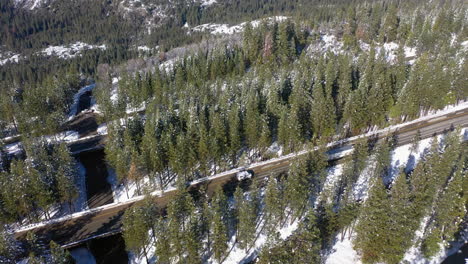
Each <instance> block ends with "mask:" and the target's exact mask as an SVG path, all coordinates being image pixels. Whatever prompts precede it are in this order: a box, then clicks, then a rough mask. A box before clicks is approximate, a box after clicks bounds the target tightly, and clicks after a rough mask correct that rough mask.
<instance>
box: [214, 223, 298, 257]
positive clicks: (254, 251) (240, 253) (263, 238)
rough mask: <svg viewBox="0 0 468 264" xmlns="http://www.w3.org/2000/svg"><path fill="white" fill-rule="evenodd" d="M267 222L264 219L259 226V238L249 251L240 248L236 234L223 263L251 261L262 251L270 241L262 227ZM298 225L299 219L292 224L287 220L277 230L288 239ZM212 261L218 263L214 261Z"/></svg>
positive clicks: (282, 236)
mask: <svg viewBox="0 0 468 264" xmlns="http://www.w3.org/2000/svg"><path fill="white" fill-rule="evenodd" d="M264 225H265V222H264V221H262V222H261V223H260V224H259V225H258V227H257V232H256V233H257V234H258V236H257V239H256V240H255V244H254V245H253V246H252V248H251V249H250V250H249V251H246V250H245V249H240V248H239V247H238V246H237V244H235V243H234V241H236V236H235V235H234V236H233V237H232V238H231V240H230V242H229V245H228V248H230V249H231V250H230V251H229V254H228V256H227V257H226V259H225V260H224V261H223V264H238V263H250V261H252V260H253V259H254V258H255V257H256V256H257V255H258V253H259V252H260V250H261V249H262V247H263V246H265V244H266V243H267V241H268V237H267V235H266V234H264V233H263V232H261V230H262V228H263V227H264ZM297 227H298V221H297V220H296V221H295V222H293V223H292V224H290V223H289V221H287V224H286V225H285V226H283V227H278V228H277V230H276V231H277V232H278V233H279V234H280V238H281V239H286V238H287V237H289V236H290V235H291V234H292V233H293V232H294V231H295V230H296V229H297ZM212 263H217V262H215V261H213V262H212Z"/></svg>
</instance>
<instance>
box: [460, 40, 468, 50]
mask: <svg viewBox="0 0 468 264" xmlns="http://www.w3.org/2000/svg"><path fill="white" fill-rule="evenodd" d="M461 46H462V48H463V49H468V40H465V41H463V42H462V43H461Z"/></svg>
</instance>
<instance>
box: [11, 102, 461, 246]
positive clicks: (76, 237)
mask: <svg viewBox="0 0 468 264" xmlns="http://www.w3.org/2000/svg"><path fill="white" fill-rule="evenodd" d="M458 126H459V127H467V126H468V108H467V109H463V110H460V111H457V112H454V113H452V114H449V115H445V116H441V117H438V118H435V119H432V120H427V121H421V122H416V123H411V124H408V125H405V126H403V127H400V128H399V129H398V130H397V131H395V130H385V131H380V132H378V133H374V134H372V135H371V136H373V137H374V138H375V139H380V138H384V137H386V136H387V135H392V134H394V133H396V135H395V136H396V138H397V144H398V145H404V144H408V143H411V141H412V140H413V138H414V137H415V135H416V133H417V131H418V130H419V131H420V135H421V137H422V138H427V137H432V136H434V135H437V134H441V133H444V132H447V131H449V130H450V129H451V128H453V127H458ZM466 138H467V135H465V139H466ZM355 141H356V137H354V138H350V139H348V140H342V141H341V142H338V143H337V144H334V145H333V146H332V147H331V151H330V153H329V154H331V155H330V160H336V159H339V157H336V155H335V154H333V153H335V152H336V149H350V148H352V145H353V144H354V143H355ZM93 142H96V141H93ZM99 142H100V143H99V144H102V138H100V141H99ZM304 153H306V152H305V151H303V152H300V153H299V155H301V154H304ZM293 156H294V155H292V154H291V155H287V156H283V157H280V158H276V159H271V160H268V161H265V162H260V163H255V164H252V165H250V166H248V167H246V168H243V169H245V170H251V171H253V172H254V175H255V176H254V177H256V178H261V177H266V176H268V175H270V174H271V173H272V172H273V173H279V172H281V171H285V170H287V169H288V167H289V163H290V162H291V160H292V159H293V158H294V157H293ZM243 169H242V168H237V169H233V170H230V171H226V172H223V173H220V174H217V175H214V176H210V177H206V178H202V179H200V180H198V181H196V182H194V183H193V184H192V186H191V188H194V189H195V188H198V187H199V186H201V185H205V186H206V188H207V190H208V191H209V192H212V191H213V190H214V189H215V188H216V187H217V186H219V185H223V184H226V183H228V182H230V181H233V182H235V181H237V179H236V177H235V176H236V174H237V173H238V172H239V171H241V170H243ZM175 194H176V191H175V190H171V191H166V192H165V193H164V194H162V195H161V194H160V193H158V192H155V193H153V195H154V200H155V202H156V203H157V205H158V206H159V207H164V206H165V205H166V204H167V203H168V201H170V200H171V198H172V197H173V196H174V195H175ZM141 199H142V197H134V198H132V199H131V200H129V201H128V202H126V203H125V204H111V205H106V206H104V207H99V208H95V209H93V210H91V212H90V213H86V214H81V215H79V216H78V215H76V214H74V216H75V217H74V218H72V219H70V218H65V219H59V220H55V221H56V222H54V223H52V224H49V225H47V226H39V227H36V228H34V229H32V230H33V231H34V232H35V233H36V234H37V236H38V237H39V238H40V239H41V240H44V241H49V240H50V239H53V240H54V241H56V242H58V243H59V244H61V245H63V246H65V247H71V246H75V245H77V244H80V243H82V242H84V241H86V240H90V239H92V238H95V237H100V236H107V235H110V234H113V233H117V232H119V230H120V227H121V224H120V219H121V217H122V215H123V213H124V211H125V209H127V208H128V207H130V206H131V205H132V204H134V203H135V202H138V201H140V200H141ZM25 235H26V231H21V232H17V233H16V234H15V236H16V238H18V239H20V240H22V239H24V237H25Z"/></svg>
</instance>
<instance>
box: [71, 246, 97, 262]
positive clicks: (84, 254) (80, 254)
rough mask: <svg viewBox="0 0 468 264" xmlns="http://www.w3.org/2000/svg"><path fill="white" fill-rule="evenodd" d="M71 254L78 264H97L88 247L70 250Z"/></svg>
mask: <svg viewBox="0 0 468 264" xmlns="http://www.w3.org/2000/svg"><path fill="white" fill-rule="evenodd" d="M70 254H71V256H72V257H73V259H74V260H75V261H76V264H96V259H95V258H94V256H93V254H92V253H91V251H89V249H87V248H86V247H79V248H75V249H72V250H70Z"/></svg>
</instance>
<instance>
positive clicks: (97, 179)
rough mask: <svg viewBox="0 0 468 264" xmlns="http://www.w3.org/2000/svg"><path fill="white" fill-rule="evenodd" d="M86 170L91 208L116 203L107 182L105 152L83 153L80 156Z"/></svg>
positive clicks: (87, 190)
mask: <svg viewBox="0 0 468 264" xmlns="http://www.w3.org/2000/svg"><path fill="white" fill-rule="evenodd" d="M78 158H79V160H80V162H81V163H82V164H83V166H84V167H85V169H86V194H87V197H88V206H89V208H95V207H99V206H102V205H105V204H109V203H112V202H114V199H113V196H112V189H111V185H110V184H109V182H108V181H107V176H108V173H107V167H106V163H105V153H104V150H96V151H92V152H83V153H81V154H79V155H78Z"/></svg>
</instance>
